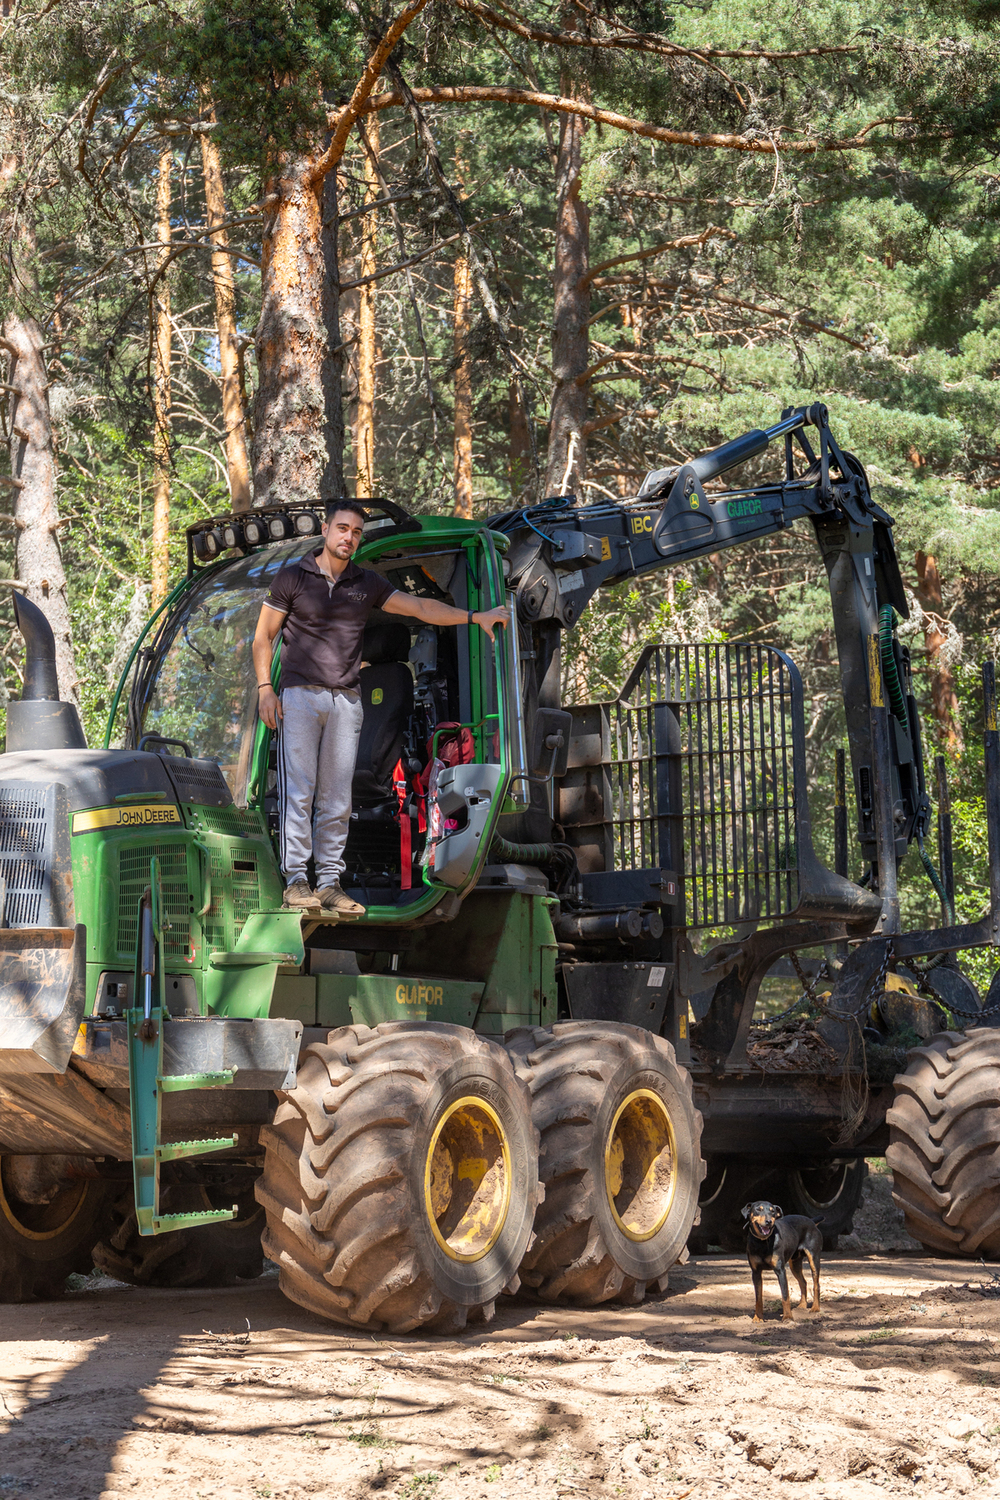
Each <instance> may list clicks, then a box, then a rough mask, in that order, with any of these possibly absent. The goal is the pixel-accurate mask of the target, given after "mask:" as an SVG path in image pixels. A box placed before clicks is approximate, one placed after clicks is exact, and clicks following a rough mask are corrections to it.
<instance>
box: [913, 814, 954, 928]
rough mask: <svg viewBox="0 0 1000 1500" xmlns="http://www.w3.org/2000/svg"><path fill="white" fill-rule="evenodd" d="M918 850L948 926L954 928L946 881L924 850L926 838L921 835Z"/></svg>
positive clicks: (952, 910)
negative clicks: (945, 885)
mask: <svg viewBox="0 0 1000 1500" xmlns="http://www.w3.org/2000/svg"><path fill="white" fill-rule="evenodd" d="M917 848H918V849H919V850H920V858H921V859H922V860H923V865H924V869H925V870H926V871H927V878H928V880H929V881H930V883H931V885H932V886H933V887H934V889H935V891H936V892H937V897H938V900H939V901H940V902H941V909H942V911H943V912H944V914H945V916H946V917H947V918H948V926H949V927H954V925H955V908H954V907H953V906H952V904H951V900H950V898H949V896H948V892H947V891H946V890H945V888H944V881H943V880H942V879H941V877H940V875H939V874H938V872H937V870H936V869H935V868H934V861H933V860H932V859H931V857H930V855H929V854H928V853H927V850H926V849H925V848H924V837H923V834H921V833H918V834H917Z"/></svg>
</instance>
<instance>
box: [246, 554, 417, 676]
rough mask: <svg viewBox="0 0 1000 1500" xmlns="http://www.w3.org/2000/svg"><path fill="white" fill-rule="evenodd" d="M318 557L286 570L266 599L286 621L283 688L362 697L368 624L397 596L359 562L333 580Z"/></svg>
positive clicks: (389, 586)
mask: <svg viewBox="0 0 1000 1500" xmlns="http://www.w3.org/2000/svg"><path fill="white" fill-rule="evenodd" d="M320 550H321V551H322V549H320ZM319 555H320V553H319V552H314V553H311V554H310V555H309V556H308V557H304V558H303V559H302V561H301V562H297V563H291V564H290V565H289V566H288V567H287V568H282V570H281V572H280V573H279V574H278V575H277V577H276V578H275V580H274V582H273V583H272V585H271V592H270V593H269V594H268V596H267V598H266V599H265V600H264V603H265V604H267V605H268V606H269V607H270V608H271V609H276V610H280V611H281V613H282V614H283V615H284V616H285V623H284V624H283V625H282V627H281V638H282V645H281V685H282V687H328V688H331V689H333V690H334V691H335V692H357V690H358V686H359V674H360V671H361V648H362V641H363V637H364V633H365V622H366V621H367V619H368V616H369V615H370V614H371V612H372V610H373V609H380V608H381V606H382V605H383V604H384V603H385V602H386V600H387V599H388V598H389V597H390V595H392V594H395V593H396V592H397V591H396V589H394V588H393V587H392V584H391V583H387V582H386V580H385V579H384V578H383V577H382V576H381V575H380V574H378V573H373V572H372V571H371V569H370V568H359V567H358V565H357V563H354V562H349V563H348V564H347V567H346V568H345V569H344V571H343V572H342V573H341V575H340V577H339V578H338V579H336V580H335V581H334V580H331V579H330V578H328V577H327V576H326V574H325V573H322V572H320V569H319V567H318V565H317V561H316V559H317V558H318V557H319Z"/></svg>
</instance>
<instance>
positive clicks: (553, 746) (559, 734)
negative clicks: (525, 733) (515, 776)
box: [528, 708, 573, 781]
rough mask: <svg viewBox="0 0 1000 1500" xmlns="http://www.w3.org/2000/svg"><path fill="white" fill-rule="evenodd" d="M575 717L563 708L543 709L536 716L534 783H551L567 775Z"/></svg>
mask: <svg viewBox="0 0 1000 1500" xmlns="http://www.w3.org/2000/svg"><path fill="white" fill-rule="evenodd" d="M572 729H573V715H572V714H569V713H567V712H566V710H565V709H563V708H540V709H538V710H537V711H536V713H535V722H534V724H533V725H532V729H531V748H530V751H529V754H528V775H529V777H530V778H531V780H532V781H551V780H552V779H553V777H556V776H565V774H566V766H567V763H568V761H569V739H570V734H571V733H572Z"/></svg>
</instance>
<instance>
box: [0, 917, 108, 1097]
mask: <svg viewBox="0 0 1000 1500" xmlns="http://www.w3.org/2000/svg"><path fill="white" fill-rule="evenodd" d="M86 958H87V929H86V927H84V926H83V925H82V923H78V924H77V926H76V927H7V928H0V1075H2V1074H4V1073H7V1074H10V1073H19V1074H20V1073H65V1071H66V1069H67V1067H68V1066H69V1059H70V1053H71V1052H72V1051H73V1043H74V1042H75V1041H76V1037H77V1033H78V1031H79V1029H80V1023H81V1021H82V1020H83V1011H84V1006H85V1005H86V1000H87V988H86Z"/></svg>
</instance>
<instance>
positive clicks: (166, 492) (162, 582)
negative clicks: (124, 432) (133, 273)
mask: <svg viewBox="0 0 1000 1500" xmlns="http://www.w3.org/2000/svg"><path fill="white" fill-rule="evenodd" d="M173 164H174V155H173V150H172V149H171V147H170V146H169V145H168V146H165V147H164V149H163V151H162V152H161V153H160V166H159V175H158V177H157V182H156V235H157V239H158V240H159V241H160V243H161V245H162V246H163V247H164V248H163V249H161V251H160V253H159V256H158V260H159V263H160V265H161V266H163V265H164V263H165V262H166V260H167V257H168V256H169V254H170V179H171V173H172V169H173ZM168 274H169V273H168V272H166V271H164V273H163V275H161V276H160V277H158V279H157V282H156V292H155V296H154V299H153V311H154V327H153V555H152V584H153V587H152V591H151V598H150V604H151V606H152V608H153V609H156V608H157V606H158V605H160V604H162V603H163V601H164V599H165V598H166V597H167V590H168V588H169V586H170V356H171V347H172V343H173V338H172V330H171V326H170V283H169V281H168V280H167V276H168Z"/></svg>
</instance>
